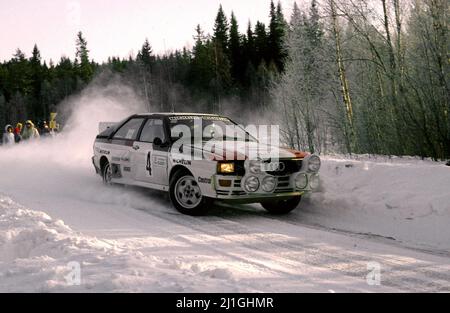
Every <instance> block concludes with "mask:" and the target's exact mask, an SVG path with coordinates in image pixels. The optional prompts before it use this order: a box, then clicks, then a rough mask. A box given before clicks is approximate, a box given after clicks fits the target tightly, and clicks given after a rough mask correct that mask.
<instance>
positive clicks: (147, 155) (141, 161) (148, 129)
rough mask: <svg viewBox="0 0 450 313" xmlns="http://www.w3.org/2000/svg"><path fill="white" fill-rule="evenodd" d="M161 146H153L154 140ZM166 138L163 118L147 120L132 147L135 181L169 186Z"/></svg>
mask: <svg viewBox="0 0 450 313" xmlns="http://www.w3.org/2000/svg"><path fill="white" fill-rule="evenodd" d="M156 138H159V139H158V140H156V141H159V142H160V143H162V144H159V145H155V139H156ZM166 142H168V136H167V132H166V130H165V127H164V120H163V118H157V117H155V118H149V119H148V120H147V121H146V122H145V124H144V126H143V128H142V131H141V134H140V137H139V139H138V140H137V141H136V142H135V143H134V145H133V150H134V151H133V152H132V153H133V163H134V164H135V167H134V169H135V172H134V175H135V176H134V177H135V180H137V181H140V182H146V183H153V184H158V185H165V186H167V185H168V184H169V178H168V173H167V167H168V144H167V143H166Z"/></svg>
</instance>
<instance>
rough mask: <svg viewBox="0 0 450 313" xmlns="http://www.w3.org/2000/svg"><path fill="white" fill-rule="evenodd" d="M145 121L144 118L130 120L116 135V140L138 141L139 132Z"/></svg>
mask: <svg viewBox="0 0 450 313" xmlns="http://www.w3.org/2000/svg"><path fill="white" fill-rule="evenodd" d="M143 121H144V119H143V118H133V119H131V120H129V121H128V122H127V123H125V125H123V126H122V127H120V128H119V130H118V131H117V132H116V133H115V134H114V137H113V138H114V139H130V140H136V137H137V135H138V132H139V128H140V127H141V125H142V122H143Z"/></svg>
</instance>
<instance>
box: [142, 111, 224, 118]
mask: <svg viewBox="0 0 450 313" xmlns="http://www.w3.org/2000/svg"><path fill="white" fill-rule="evenodd" d="M135 116H145V117H147V116H220V115H218V114H208V113H190V112H185V113H181V112H177V113H175V112H155V113H138V114H135Z"/></svg>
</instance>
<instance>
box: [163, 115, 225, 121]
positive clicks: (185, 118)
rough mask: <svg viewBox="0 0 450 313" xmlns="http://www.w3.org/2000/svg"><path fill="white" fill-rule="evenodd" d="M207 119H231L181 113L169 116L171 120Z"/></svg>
mask: <svg viewBox="0 0 450 313" xmlns="http://www.w3.org/2000/svg"><path fill="white" fill-rule="evenodd" d="M200 119H202V120H207V121H225V122H228V121H229V120H230V119H228V118H226V117H222V116H203V115H202V116H195V115H179V116H169V120H171V121H183V120H200Z"/></svg>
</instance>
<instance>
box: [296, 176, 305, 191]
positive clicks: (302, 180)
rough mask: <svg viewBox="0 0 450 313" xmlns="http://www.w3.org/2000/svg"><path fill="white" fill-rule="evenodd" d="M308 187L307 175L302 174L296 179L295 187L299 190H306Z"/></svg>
mask: <svg viewBox="0 0 450 313" xmlns="http://www.w3.org/2000/svg"><path fill="white" fill-rule="evenodd" d="M307 186H308V176H306V174H305V173H300V174H298V175H297V177H295V187H296V188H297V189H305V188H306V187H307Z"/></svg>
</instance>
